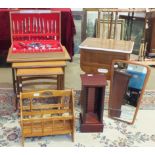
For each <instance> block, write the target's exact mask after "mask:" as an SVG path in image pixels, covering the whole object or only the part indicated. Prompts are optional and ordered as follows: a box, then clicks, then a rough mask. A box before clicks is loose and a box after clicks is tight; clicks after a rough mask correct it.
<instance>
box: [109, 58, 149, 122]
mask: <svg viewBox="0 0 155 155" xmlns="http://www.w3.org/2000/svg"><path fill="white" fill-rule="evenodd" d="M111 71H112V73H111V75H112V76H111V83H110V97H109V108H108V109H109V110H108V115H109V117H111V118H114V119H117V120H121V121H124V122H127V123H129V124H133V123H134V121H135V119H136V115H137V112H138V110H139V106H140V102H141V99H142V96H143V93H144V90H145V86H146V84H147V81H148V78H149V75H150V69H149V67H148V66H145V65H143V64H139V63H135V62H130V61H124V60H114V61H113V63H112V68H111Z"/></svg>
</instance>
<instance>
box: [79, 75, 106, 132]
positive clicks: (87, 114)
mask: <svg viewBox="0 0 155 155" xmlns="http://www.w3.org/2000/svg"><path fill="white" fill-rule="evenodd" d="M81 80H82V93H81V104H82V113H81V114H80V120H81V126H80V130H81V132H102V131H103V126H104V125H103V107H104V94H105V86H106V78H105V76H104V75H99V74H98V75H97V74H96V75H91V76H89V75H87V74H85V75H81Z"/></svg>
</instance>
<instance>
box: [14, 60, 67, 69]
mask: <svg viewBox="0 0 155 155" xmlns="http://www.w3.org/2000/svg"><path fill="white" fill-rule="evenodd" d="M64 66H66V61H45V62H22V63H13V64H12V68H42V67H64Z"/></svg>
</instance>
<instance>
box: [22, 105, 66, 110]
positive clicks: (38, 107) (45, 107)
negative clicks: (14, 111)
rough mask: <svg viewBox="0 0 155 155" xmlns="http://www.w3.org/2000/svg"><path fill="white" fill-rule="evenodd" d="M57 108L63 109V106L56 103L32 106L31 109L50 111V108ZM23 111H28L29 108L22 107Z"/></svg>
mask: <svg viewBox="0 0 155 155" xmlns="http://www.w3.org/2000/svg"><path fill="white" fill-rule="evenodd" d="M58 107H65V104H63V103H58V104H53V103H52V104H50V103H49V104H47V105H33V106H32V109H34V110H36V109H40V110H41V109H50V108H58ZM22 109H23V110H29V109H30V107H29V106H23V107H22Z"/></svg>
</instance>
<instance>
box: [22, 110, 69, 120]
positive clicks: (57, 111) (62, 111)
mask: <svg viewBox="0 0 155 155" xmlns="http://www.w3.org/2000/svg"><path fill="white" fill-rule="evenodd" d="M67 112H71V110H70V109H61V110H56V109H55V110H47V109H46V110H38V111H33V109H32V111H28V112H27V111H23V117H24V116H34V115H45V114H63V113H67ZM35 119H36V118H35Z"/></svg>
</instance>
